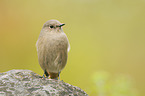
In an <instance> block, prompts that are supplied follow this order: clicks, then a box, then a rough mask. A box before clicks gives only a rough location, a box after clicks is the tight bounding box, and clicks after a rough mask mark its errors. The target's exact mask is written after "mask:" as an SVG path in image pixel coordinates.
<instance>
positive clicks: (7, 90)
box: [0, 70, 88, 96]
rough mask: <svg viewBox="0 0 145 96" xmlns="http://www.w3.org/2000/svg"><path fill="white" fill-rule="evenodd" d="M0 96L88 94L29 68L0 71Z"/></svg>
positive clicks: (85, 95)
mask: <svg viewBox="0 0 145 96" xmlns="http://www.w3.org/2000/svg"><path fill="white" fill-rule="evenodd" d="M0 96H88V95H87V94H86V93H85V92H84V91H83V90H81V89H80V88H79V87H75V86H73V85H70V84H68V83H65V82H63V81H60V80H52V79H48V78H45V79H42V78H40V76H39V75H38V74H36V73H34V72H32V71H30V70H10V71H8V72H4V73H0Z"/></svg>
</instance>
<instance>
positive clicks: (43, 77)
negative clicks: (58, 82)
mask: <svg viewBox="0 0 145 96" xmlns="http://www.w3.org/2000/svg"><path fill="white" fill-rule="evenodd" d="M45 75H46V77H49V74H48V73H47V71H46V70H45V71H44V74H43V76H42V79H45Z"/></svg>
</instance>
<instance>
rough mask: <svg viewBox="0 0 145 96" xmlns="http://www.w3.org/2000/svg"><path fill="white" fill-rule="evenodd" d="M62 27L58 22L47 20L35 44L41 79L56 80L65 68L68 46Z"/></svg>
mask: <svg viewBox="0 0 145 96" xmlns="http://www.w3.org/2000/svg"><path fill="white" fill-rule="evenodd" d="M64 25H65V24H64V23H60V22H59V21H58V20H54V19H53V20H48V21H47V22H46V23H44V25H43V27H42V30H41V32H40V35H39V37H38V40H37V42H36V48H37V55H38V61H39V65H40V66H41V68H42V69H43V71H44V74H43V78H45V76H46V77H48V78H50V79H58V77H59V76H60V72H61V71H62V70H63V69H64V67H65V66H66V63H67V58H68V52H69V50H70V44H69V41H68V38H67V36H66V34H65V33H64V31H63V29H62V26H64ZM59 78H60V77H59Z"/></svg>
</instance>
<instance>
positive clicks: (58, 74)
mask: <svg viewBox="0 0 145 96" xmlns="http://www.w3.org/2000/svg"><path fill="white" fill-rule="evenodd" d="M60 72H61V71H60ZM60 72H59V73H58V77H59V80H60Z"/></svg>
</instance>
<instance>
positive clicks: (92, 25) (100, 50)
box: [0, 0, 145, 96]
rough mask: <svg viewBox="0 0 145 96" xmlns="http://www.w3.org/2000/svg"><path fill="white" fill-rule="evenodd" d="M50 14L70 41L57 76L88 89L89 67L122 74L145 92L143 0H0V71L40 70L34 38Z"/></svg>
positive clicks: (96, 70)
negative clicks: (67, 51)
mask: <svg viewBox="0 0 145 96" xmlns="http://www.w3.org/2000/svg"><path fill="white" fill-rule="evenodd" d="M50 19H57V20H59V21H60V22H62V23H65V24H66V25H65V26H64V27H63V30H64V32H65V33H66V34H67V36H68V39H69V41H70V44H71V50H70V52H69V57H68V62H67V66H66V67H65V69H64V70H63V71H62V73H61V80H64V81H65V82H67V83H70V84H72V85H75V86H78V87H80V88H82V89H83V90H84V91H86V92H87V93H88V94H89V95H94V94H95V93H93V91H92V90H93V89H92V87H93V81H92V79H91V78H92V75H93V74H94V73H95V72H98V71H105V72H108V73H110V74H111V75H112V78H113V77H114V76H118V75H120V74H124V75H127V76H128V77H131V78H132V79H133V80H132V81H133V82H134V88H136V89H137V90H138V92H139V93H140V95H141V96H143V94H145V91H144V90H145V0H0V72H5V71H8V70H11V69H29V70H32V71H34V72H36V73H38V74H40V75H42V74H43V71H42V69H41V68H40V66H39V64H38V59H37V52H36V48H35V43H36V41H37V39H38V36H39V33H40V31H41V28H42V26H43V24H44V23H45V22H46V21H47V20H50Z"/></svg>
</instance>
